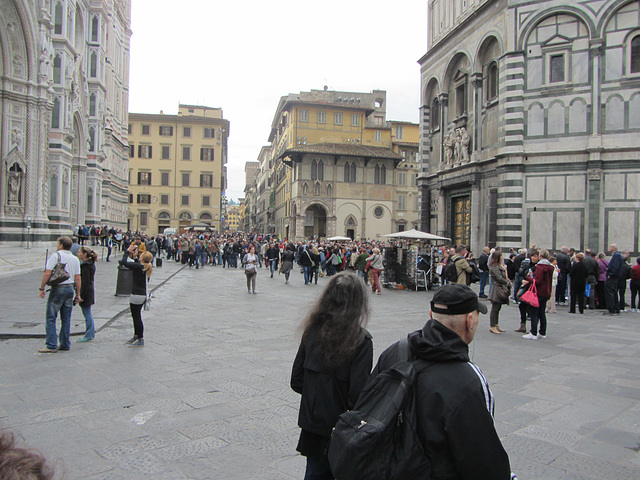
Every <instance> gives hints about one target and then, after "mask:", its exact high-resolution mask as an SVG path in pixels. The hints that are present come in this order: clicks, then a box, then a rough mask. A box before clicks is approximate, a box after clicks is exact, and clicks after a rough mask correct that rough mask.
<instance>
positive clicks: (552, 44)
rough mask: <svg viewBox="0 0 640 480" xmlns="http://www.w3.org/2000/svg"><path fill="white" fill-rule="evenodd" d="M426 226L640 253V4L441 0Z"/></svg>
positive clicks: (429, 65) (511, 243)
mask: <svg viewBox="0 0 640 480" xmlns="http://www.w3.org/2000/svg"><path fill="white" fill-rule="evenodd" d="M428 21H429V29H428V30H429V47H428V51H427V53H426V54H425V55H424V56H423V57H422V58H421V59H420V60H419V63H420V67H421V102H422V106H421V120H420V130H421V131H420V154H421V159H422V162H423V163H422V172H421V175H420V177H419V185H420V190H421V226H422V228H423V229H425V230H428V231H430V232H432V233H437V234H439V235H443V236H446V237H451V238H452V240H453V242H454V243H457V244H460V243H463V244H468V245H471V248H472V250H474V251H476V252H479V251H480V250H481V248H482V246H484V245H490V246H494V245H501V246H503V247H521V246H528V245H531V244H536V245H538V246H544V247H547V248H553V249H556V248H560V247H561V246H563V245H567V246H572V247H575V248H576V249H580V250H582V249H584V248H587V247H589V248H591V249H592V250H604V251H606V245H607V244H609V243H616V244H617V245H618V248H619V249H627V250H630V251H631V252H635V253H637V252H638V251H640V246H639V244H638V243H639V240H638V237H639V230H640V158H639V157H640V152H639V149H638V135H639V132H640V1H637V0H634V1H630V0H597V1H596V0H573V1H561V0H547V1H544V0H543V1H537V2H531V1H528V0H430V1H429V19H428Z"/></svg>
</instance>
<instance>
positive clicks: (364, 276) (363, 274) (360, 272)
mask: <svg viewBox="0 0 640 480" xmlns="http://www.w3.org/2000/svg"><path fill="white" fill-rule="evenodd" d="M358 276H359V277H360V278H361V279H362V280H363V281H364V284H365V285H369V275H367V272H365V271H364V270H358Z"/></svg>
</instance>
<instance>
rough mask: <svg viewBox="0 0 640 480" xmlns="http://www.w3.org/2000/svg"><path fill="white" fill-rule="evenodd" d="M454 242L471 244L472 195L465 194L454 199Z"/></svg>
mask: <svg viewBox="0 0 640 480" xmlns="http://www.w3.org/2000/svg"><path fill="white" fill-rule="evenodd" d="M452 205H453V243H454V244H455V245H466V246H467V247H468V246H469V241H470V240H471V197H470V196H469V195H465V196H462V197H455V198H453V199H452Z"/></svg>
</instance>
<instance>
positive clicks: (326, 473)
mask: <svg viewBox="0 0 640 480" xmlns="http://www.w3.org/2000/svg"><path fill="white" fill-rule="evenodd" d="M304 480H333V474H332V473H331V467H330V466H329V464H328V463H327V462H326V460H318V459H317V458H311V457H307V470H306V471H305V472H304Z"/></svg>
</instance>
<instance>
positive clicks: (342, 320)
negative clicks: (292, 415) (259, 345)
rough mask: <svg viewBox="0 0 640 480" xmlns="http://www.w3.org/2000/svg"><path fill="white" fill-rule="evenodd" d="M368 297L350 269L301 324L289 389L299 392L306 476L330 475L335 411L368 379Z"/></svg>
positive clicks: (352, 402) (336, 278)
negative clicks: (301, 332)
mask: <svg viewBox="0 0 640 480" xmlns="http://www.w3.org/2000/svg"><path fill="white" fill-rule="evenodd" d="M368 318H369V297H368V295H367V289H366V287H365V285H364V282H363V281H362V280H361V279H360V278H359V277H358V276H357V275H355V274H354V273H351V272H342V273H339V274H337V275H335V276H333V277H332V278H331V281H330V282H329V283H328V284H327V286H326V287H325V289H324V291H323V292H322V294H321V295H320V298H319V299H318V301H317V302H316V304H315V306H314V307H313V309H312V310H311V313H310V314H309V316H308V317H307V318H306V320H305V321H304V322H303V323H302V325H301V328H302V329H303V334H302V342H301V343H300V348H299V349H298V354H297V355H296V358H295V361H294V363H293V371H292V373H291V388H292V389H293V390H294V391H295V392H297V393H300V394H301V395H302V398H301V400H300V412H299V415H298V425H299V426H300V428H301V429H302V432H301V433H300V440H299V441H298V447H297V450H298V451H299V452H300V453H301V454H302V455H304V456H305V457H307V469H306V473H305V479H306V480H309V479H320V480H324V479H326V480H332V479H333V478H334V477H333V475H332V473H331V467H330V466H329V462H328V460H327V457H326V450H327V446H328V444H329V439H330V437H331V430H332V429H333V427H334V425H335V423H336V421H337V420H338V416H339V415H340V414H341V413H343V412H345V411H347V410H349V409H352V408H353V407H354V405H355V403H356V400H357V399H358V396H359V395H360V392H361V391H362V389H363V388H364V385H365V383H366V382H367V380H368V378H369V373H370V372H371V367H372V364H373V342H372V340H371V335H370V334H369V332H367V330H366V329H365V328H364V326H365V325H366V322H367V320H368Z"/></svg>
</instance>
